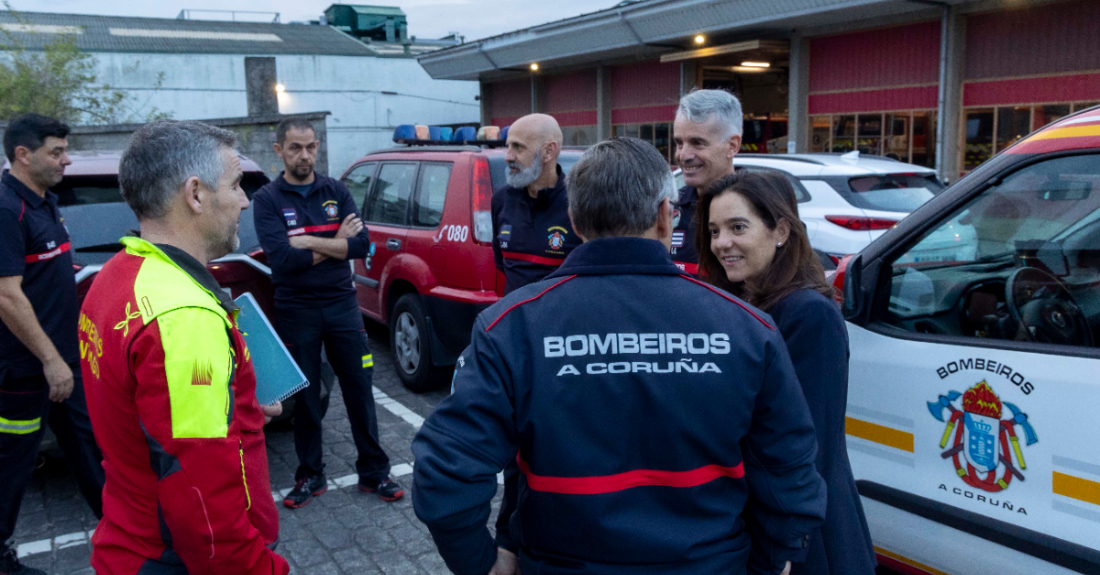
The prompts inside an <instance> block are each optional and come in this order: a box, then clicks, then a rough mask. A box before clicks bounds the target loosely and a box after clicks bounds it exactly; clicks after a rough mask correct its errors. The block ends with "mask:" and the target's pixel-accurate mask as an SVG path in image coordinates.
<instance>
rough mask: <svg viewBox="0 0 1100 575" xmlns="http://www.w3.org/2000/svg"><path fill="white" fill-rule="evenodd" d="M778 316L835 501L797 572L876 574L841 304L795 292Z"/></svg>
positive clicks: (779, 306) (831, 500)
mask: <svg viewBox="0 0 1100 575" xmlns="http://www.w3.org/2000/svg"><path fill="white" fill-rule="evenodd" d="M771 316H772V319H774V320H775V323H776V327H778V328H779V331H780V333H782V334H783V339H784V340H785V341H786V342H787V349H788V350H789V351H790V354H791V361H792V362H793V363H794V370H795V372H796V373H797V374H798V381H799V383H801V384H802V393H803V395H805V396H806V402H807V403H808V404H809V406H810V413H811V414H812V415H813V419H814V429H815V430H816V431H817V445H818V451H817V471H818V472H819V473H820V474H821V476H822V477H823V478H824V479H825V485H826V488H827V489H828V494H829V504H828V508H827V510H826V513H825V524H824V525H822V526H821V528H820V530H819V531H817V532H815V533H814V536H813V537H812V538H810V550H809V553H808V554H807V556H806V560H805V562H803V563H796V564H795V565H794V566H793V568H792V569H791V573H792V574H805V575H873V574H874V572H875V550H874V547H873V546H872V545H871V536H870V533H868V531H867V519H866V518H864V515H863V505H862V504H861V503H860V499H859V493H858V492H857V491H856V482H855V478H854V477H853V476H852V465H851V464H850V463H849V462H848V447H847V443H846V439H845V433H844V416H845V413H846V412H847V408H848V405H847V404H848V330H847V328H846V327H845V325H844V318H843V317H842V316H841V315H840V308H839V306H837V304H836V302H834V301H832V300H830V299H828V298H826V297H825V296H823V295H821V294H820V293H818V292H816V291H814V290H809V289H805V290H800V291H796V292H794V293H792V294H791V295H789V296H787V297H786V298H784V299H783V300H782V301H780V302H779V303H777V304H776V305H775V306H773V307H772V309H771Z"/></svg>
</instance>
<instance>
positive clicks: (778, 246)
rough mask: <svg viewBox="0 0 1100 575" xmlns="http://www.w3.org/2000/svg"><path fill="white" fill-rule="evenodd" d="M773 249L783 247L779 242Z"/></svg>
mask: <svg viewBox="0 0 1100 575" xmlns="http://www.w3.org/2000/svg"><path fill="white" fill-rule="evenodd" d="M775 247H777V248H781V247H783V242H779V243H778V244H775Z"/></svg>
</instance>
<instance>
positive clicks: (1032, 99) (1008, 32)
mask: <svg viewBox="0 0 1100 575" xmlns="http://www.w3.org/2000/svg"><path fill="white" fill-rule="evenodd" d="M966 35H967V38H966V42H967V45H966V63H965V67H964V70H963V73H964V77H965V78H966V80H965V82H966V83H965V85H964V89H963V106H999V105H1014V104H1042V103H1052V102H1073V101H1082V100H1100V2H1097V1H1096V0H1078V1H1075V2H1062V3H1058V4H1044V5H1042V6H1036V7H1031V8H1022V9H1018V10H1003V11H999V12H989V13H986V14H976V15H973V16H970V17H969V18H968V19H967V23H966Z"/></svg>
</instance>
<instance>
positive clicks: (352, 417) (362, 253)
mask: <svg viewBox="0 0 1100 575" xmlns="http://www.w3.org/2000/svg"><path fill="white" fill-rule="evenodd" d="M275 138H276V143H275V153H276V154H278V155H279V156H280V157H281V158H282V160H283V164H284V165H285V168H286V170H285V171H284V172H283V173H282V174H280V175H279V177H278V178H276V179H275V181H274V182H271V183H269V184H267V185H266V186H264V187H263V188H262V189H260V190H259V191H258V192H256V195H255V196H254V197H253V200H252V201H253V203H254V207H253V213H252V215H253V218H254V219H255V222H256V235H257V237H258V238H259V240H260V245H261V246H262V247H263V249H264V253H265V254H266V255H267V261H268V264H270V265H271V273H272V279H273V281H274V283H275V329H276V331H278V332H279V336H280V337H281V338H282V340H283V342H284V343H286V345H287V349H288V350H289V351H290V353H291V355H292V356H294V360H295V361H297V362H298V366H299V367H301V368H302V371H303V372H305V375H306V378H308V379H309V382H310V385H309V387H307V388H305V389H303V390H302V391H300V392H298V393H297V394H296V395H295V404H294V448H295V451H296V452H297V454H298V469H297V471H295V473H294V480H295V484H294V489H292V490H291V491H290V493H288V494H287V496H286V498H285V499H284V500H283V505H285V506H287V507H290V508H292V509H296V508H298V507H302V506H303V505H305V504H307V503H309V501H310V498H312V497H314V496H317V495H321V494H322V493H324V492H325V491H327V490H328V483H327V480H326V478H325V474H324V467H325V466H324V463H322V460H321V419H322V418H323V415H324V414H323V413H322V411H321V387H320V378H321V344H322V343H324V346H325V350H326V352H327V354H328V359H329V362H331V363H332V368H333V370H334V371H335V372H336V376H337V378H338V379H339V381H340V389H341V390H342V391H343V394H344V404H345V405H346V406H347V410H348V420H349V421H350V422H351V435H352V438H353V439H354V440H355V447H356V449H357V450H358V451H359V459H358V460H357V461H356V462H355V470H356V472H357V473H358V474H359V490H360V491H365V492H370V493H375V494H377V495H378V497H380V498H381V499H382V500H383V501H396V500H398V499H400V498H401V497H402V496H403V495H404V494H405V491H404V490H403V489H402V488H401V486H400V485H398V484H397V482H396V481H393V480H392V479H390V476H389V474H390V460H389V457H388V456H387V455H386V452H385V451H383V450H382V446H381V444H379V442H378V419H377V416H376V413H375V405H374V392H373V388H372V385H371V379H372V378H371V376H372V374H373V367H374V358H373V357H372V356H371V352H370V349H369V348H368V347H367V335H366V331H365V330H364V326H363V314H362V312H361V311H360V310H359V302H358V300H357V299H356V297H355V287H354V285H353V284H352V279H351V269H350V268H349V267H348V261H347V260H350V259H353V258H364V257H366V256H367V252H368V250H369V249H370V236H369V235H368V233H367V229H366V227H364V226H363V223H362V221H360V219H359V210H358V208H357V206H356V205H355V201H354V200H353V199H352V197H351V193H350V192H348V189H347V187H345V186H344V184H343V183H342V182H340V181H339V180H336V179H333V178H329V177H327V176H323V175H321V174H318V173H316V172H315V171H314V169H313V167H314V164H315V163H316V161H317V149H318V147H319V146H320V142H318V141H317V137H316V133H315V132H314V130H313V126H312V125H311V124H310V123H309V122H307V121H305V120H297V119H291V120H283V121H282V122H281V123H280V124H279V126H278V127H277V128H276V130H275Z"/></svg>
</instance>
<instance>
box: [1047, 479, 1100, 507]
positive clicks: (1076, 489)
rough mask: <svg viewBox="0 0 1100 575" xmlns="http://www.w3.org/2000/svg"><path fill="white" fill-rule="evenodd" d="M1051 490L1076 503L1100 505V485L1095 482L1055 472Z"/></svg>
mask: <svg viewBox="0 0 1100 575" xmlns="http://www.w3.org/2000/svg"><path fill="white" fill-rule="evenodd" d="M1051 488H1052V489H1053V490H1054V492H1055V493H1057V494H1058V495H1065V496H1066V497H1070V498H1073V499H1076V500H1078V501H1084V502H1085V503H1092V504H1093V505H1100V483H1097V482H1095V481H1089V480H1088V479H1082V478H1080V477H1074V476H1072V475H1066V474H1065V473H1058V472H1057V471H1055V472H1054V480H1053V484H1052V485H1051Z"/></svg>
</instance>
